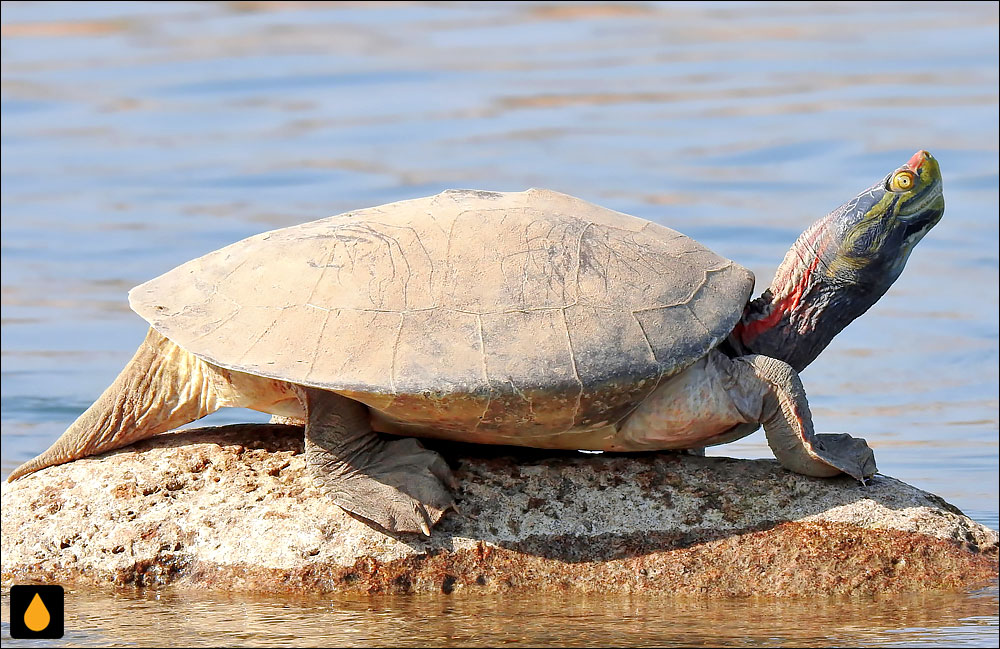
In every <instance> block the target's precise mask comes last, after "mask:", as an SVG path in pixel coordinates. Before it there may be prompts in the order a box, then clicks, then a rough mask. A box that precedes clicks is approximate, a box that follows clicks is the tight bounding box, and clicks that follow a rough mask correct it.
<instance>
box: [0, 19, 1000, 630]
mask: <svg viewBox="0 0 1000 649" xmlns="http://www.w3.org/2000/svg"><path fill="white" fill-rule="evenodd" d="M997 13H998V9H997V5H996V4H995V3H980V4H959V3H939V4H913V3H908V4H871V3H847V4H830V3H823V4H819V5H809V4H804V3H794V4H751V3H733V4H728V3H718V4H716V3H708V4H691V3H679V4H656V3H654V4H628V5H618V4H616V5H601V4H587V5H561V4H560V5H554V4H537V3H502V4H399V5H383V4H371V5H368V4H347V5H327V4H323V3H285V4H272V3H266V2H224V3H211V4H207V3H206V4H202V3H141V4H140V3H110V2H109V3H101V2H88V3H40V4H34V3H4V4H3V42H2V54H3V60H2V105H0V108H2V113H3V123H2V155H3V169H2V188H0V207H2V304H3V315H2V360H3V369H2V376H3V381H2V431H3V447H2V457H0V460H2V469H3V473H4V474H6V473H8V472H9V471H10V470H11V469H13V467H14V466H16V465H17V464H19V463H20V462H22V461H24V460H25V459H28V458H29V457H31V456H33V455H35V454H36V453H37V452H39V451H41V450H43V449H44V448H45V447H47V446H48V444H49V443H50V442H51V441H52V440H53V439H55V437H57V436H58V435H59V434H60V433H61V432H62V430H63V429H64V428H65V426H66V425H67V424H68V423H69V422H70V421H72V420H73V418H74V417H75V416H76V415H77V414H79V413H80V412H81V411H82V410H83V409H84V408H86V407H87V406H88V405H89V404H90V403H91V401H92V400H93V399H94V398H95V397H96V396H97V395H98V394H99V393H100V392H101V391H102V390H103V389H104V387H106V385H107V384H108V383H109V382H110V380H111V379H112V378H113V377H114V376H115V375H116V374H117V372H118V370H119V369H120V368H121V367H122V365H123V364H124V362H125V361H126V360H127V359H128V358H129V356H130V355H131V353H132V352H133V351H134V349H135V347H136V346H137V345H138V344H139V342H140V341H141V340H142V337H143V335H144V332H145V327H144V324H143V322H142V321H141V320H140V319H139V318H138V317H137V316H135V315H134V314H132V312H131V311H129V309H128V306H127V302H126V299H125V293H126V291H127V290H128V288H130V287H131V286H134V285H136V284H138V283H140V282H142V281H145V280H146V279H149V278H151V277H154V276H156V275H158V274H160V273H162V272H164V271H166V270H169V269H170V268H172V267H174V266H176V265H177V264H179V263H181V262H183V261H186V260H188V259H191V258H194V257H196V256H198V255H201V254H203V253H206V252H209V251H211V250H214V249H216V248H219V247H221V246H223V245H225V244H228V243H231V242H233V241H236V240H238V239H240V238H243V237H245V236H248V235H251V234H254V233H257V232H260V231H263V230H267V229H272V228H275V227H281V226H285V225H291V224H294V223H299V222H302V221H306V220H311V219H314V218H319V217H322V216H327V215H330V214H335V213H339V212H342V211H345V210H348V209H353V208H361V207H367V206H371V205H377V204H380V203H385V202H389V201H394V200H401V199H405V198H412V197H417V196H425V195H429V194H433V193H436V192H438V191H441V190H443V189H446V188H452V187H475V188H482V189H493V190H501V191H505V190H521V189H524V188H526V187H531V186H537V187H548V188H551V189H556V190H559V191H563V192H567V193H570V194H574V195H577V196H580V197H583V198H585V199H587V200H590V201H593V202H596V203H599V204H602V205H606V206H608V207H612V208H614V209H618V210H621V211H624V212H628V213H631V214H635V215H638V216H642V217H644V218H648V219H651V220H655V221H659V222H661V223H664V224H667V225H670V226H671V227H673V228H675V229H678V230H680V231H682V232H685V233H687V234H689V235H691V236H693V237H695V238H697V239H699V240H700V241H702V242H703V243H705V244H707V245H708V246H710V247H711V248H713V249H714V250H716V251H718V252H719V253H721V254H724V255H726V256H728V257H730V258H733V259H736V260H738V261H739V262H741V263H742V264H744V265H745V266H747V267H748V268H750V269H751V270H753V271H754V273H755V274H756V275H757V278H758V285H762V284H765V283H766V282H767V281H768V280H769V279H770V277H771V274H772V273H773V271H774V268H775V267H776V265H777V264H778V262H779V261H780V260H781V258H782V256H783V255H784V252H785V250H787V248H788V246H789V245H790V244H791V242H792V241H793V240H794V239H795V237H796V236H797V235H798V233H799V232H801V230H802V229H803V228H804V227H805V226H806V225H808V224H809V223H810V222H811V221H812V220H814V219H816V218H818V217H820V216H822V215H824V214H825V213H826V212H827V211H829V210H830V209H832V208H833V207H835V206H837V205H839V204H840V203H842V202H843V201H844V200H846V199H847V198H850V197H851V196H853V195H854V194H855V193H856V192H857V191H858V190H860V189H862V188H864V187H867V186H868V185H870V184H871V183H872V182H873V181H874V180H875V179H878V178H880V177H882V176H883V175H884V174H885V173H887V172H888V171H890V170H891V169H894V168H895V167H896V166H898V165H899V164H901V163H902V162H903V161H905V160H907V159H908V158H909V156H910V155H911V154H912V153H913V152H914V151H915V150H917V149H919V148H926V149H928V150H930V151H931V152H932V153H934V155H935V156H936V157H937V158H938V159H939V160H940V162H941V165H942V169H943V173H944V176H945V195H946V198H947V202H948V208H947V212H946V214H945V217H944V219H943V220H942V221H941V223H940V224H939V225H938V226H937V227H936V228H935V229H934V230H933V231H932V232H931V234H930V235H928V237H927V238H926V239H925V240H924V241H923V242H921V243H920V245H919V246H918V247H917V249H916V250H915V252H914V253H913V256H912V257H911V259H910V262H909V264H908V266H907V268H906V271H905V272H904V273H903V276H902V277H901V278H900V279H899V281H897V282H896V284H895V285H894V286H893V288H892V289H891V290H890V292H889V293H888V294H887V295H886V296H885V297H884V298H883V299H882V300H881V301H880V302H879V304H878V305H876V306H875V307H874V308H873V309H872V311H871V312H869V313H868V314H866V315H865V316H864V317H862V318H861V319H859V320H858V321H856V322H855V323H854V324H852V325H851V326H850V327H848V328H847V329H846V330H845V331H844V332H843V333H841V334H840V336H838V338H837V339H836V340H835V341H834V343H833V344H832V345H831V346H830V347H829V348H828V349H827V350H826V351H825V352H824V354H823V355H822V356H820V358H819V359H818V360H817V361H816V362H815V363H814V364H813V365H812V366H810V367H809V368H808V369H807V370H806V371H805V372H804V373H803V380H804V382H805V385H806V388H807V390H808V391H809V394H810V400H811V403H812V408H813V413H814V415H815V418H816V421H817V427H818V429H819V430H824V431H850V432H852V433H855V434H858V435H861V436H864V437H866V438H867V439H868V440H869V443H870V444H871V445H872V446H873V447H874V448H875V451H876V455H877V458H878V462H879V467H880V469H881V470H882V471H883V472H884V473H886V474H888V475H893V476H895V477H898V478H900V479H902V480H905V481H907V482H910V483H912V484H915V485H917V486H919V487H921V488H924V489H927V490H929V491H933V492H935V493H938V494H940V495H941V496H943V497H944V498H945V499H947V500H948V501H950V502H952V503H954V504H955V505H957V506H958V507H960V508H961V509H962V510H964V511H965V512H967V513H968V514H969V515H971V516H972V517H973V518H975V519H977V520H979V521H980V522H982V523H984V524H986V525H989V526H991V527H993V528H994V529H996V528H997V526H998V495H997V490H998V487H997V483H998V469H997V466H998V449H997V441H998V382H1000V379H998V367H1000V363H998V331H997V311H998V233H997V201H998V126H997V124H998V108H997V107H998V65H997V59H998V44H997V41H998V37H997V24H998V16H997ZM761 288H762V287H761ZM247 420H257V421H259V420H260V416H259V415H257V414H256V413H249V412H244V411H226V412H221V413H218V414H216V415H213V417H212V418H211V419H210V420H209V421H211V422H214V423H228V422H234V421H247ZM714 453H715V454H727V455H733V456H738V457H767V456H769V455H770V452H769V451H768V449H767V447H766V445H765V443H764V440H763V436H762V434H760V433H757V434H755V435H754V436H751V437H750V438H748V439H746V440H744V441H742V442H739V443H736V444H731V445H728V446H725V447H721V448H719V449H715V450H714ZM935 598H937V599H935ZM67 606H68V610H69V611H71V617H69V618H68V625H67V626H68V628H69V629H71V631H70V633H69V635H68V636H67V640H66V641H67V643H71V644H84V645H86V644H91V645H93V644H126V643H134V644H159V643H162V642H163V641H164V640H165V639H170V640H171V641H172V642H174V643H175V644H176V645H178V646H180V645H185V644H187V643H192V644H194V643H200V644H237V643H239V644H283V643H284V644H291V643H293V642H295V641H296V639H300V640H301V641H302V642H303V643H310V644H322V643H324V642H326V643H333V644H355V645H365V644H369V645H370V644H380V643H391V644H430V645H433V644H459V645H461V644H499V643H521V644H525V645H529V646H530V645H533V644H545V643H556V644H562V643H565V644H630V643H635V644H662V645H670V644H720V645H740V646H743V645H780V644H789V645H793V644H815V645H824V644H852V645H873V646H874V645H907V646H912V645H915V644H921V643H923V644H928V645H930V644H945V645H955V644H962V645H966V646H989V645H993V644H995V643H996V637H997V624H998V623H997V591H996V588H995V587H994V588H992V589H987V590H986V591H982V592H979V593H976V594H958V595H934V596H925V597H916V598H887V599H885V600H878V601H856V600H843V601H831V600H818V601H811V602H808V603H802V602H799V603H787V602H783V603H782V602H755V603H749V602H722V603H708V602H688V603H677V602H671V601H669V600H659V599H648V600H647V599H637V598H631V599H628V598H626V599H621V598H614V599H612V598H587V599H569V600H567V601H552V600H549V599H541V598H537V597H525V598H517V599H514V598H495V597H482V598H478V599H476V598H467V599H462V598H431V599H426V598H379V599H375V600H350V599H340V598H333V599H330V598H328V599H325V600H322V601H306V600H287V601H286V600H275V599H271V600H261V599H253V598H249V597H247V598H242V599H241V598H235V597H230V596H227V595H206V594H203V593H201V594H197V595H183V596H181V595H174V594H149V593H108V592H90V591H88V592H80V593H77V594H76V595H75V596H71V597H70V598H69V602H68V604H67ZM85 609H86V610H85ZM73 611H77V614H76V617H75V618H74V617H72V615H73V613H72V612H73ZM118 611H131V612H134V614H131V615H128V616H124V617H123V616H120V615H119V614H118ZM4 615H5V617H4V624H5V626H4V636H5V637H4V644H5V645H6V644H7V643H8V641H9V638H8V637H7V635H6V634H7V627H6V612H5V613H4ZM126 618H127V619H126ZM208 620H210V621H211V622H210V623H209V622H208ZM720 620H723V621H724V622H720ZM775 620H778V621H780V623H779V624H775ZM418 622H419V624H418ZM176 628H182V629H183V631H181V632H177V633H176V634H175V633H174V632H173V630H174V629H176ZM164 629H171V633H169V634H165V633H164ZM27 644H30V643H25V642H17V641H12V642H11V645H12V646H24V645H27Z"/></svg>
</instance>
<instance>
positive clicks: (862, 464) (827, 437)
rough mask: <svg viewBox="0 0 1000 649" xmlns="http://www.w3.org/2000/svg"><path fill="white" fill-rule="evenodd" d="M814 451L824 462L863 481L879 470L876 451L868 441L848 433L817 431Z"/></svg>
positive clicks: (813, 445)
mask: <svg viewBox="0 0 1000 649" xmlns="http://www.w3.org/2000/svg"><path fill="white" fill-rule="evenodd" d="M812 452H813V454H815V455H816V456H817V457H818V458H819V459H820V460H822V461H823V462H825V463H827V464H829V465H830V466H832V467H834V468H837V469H839V470H840V471H842V472H844V473H846V474H847V475H849V476H851V477H852V478H854V479H855V480H860V481H861V482H864V481H865V480H867V479H868V478H870V477H872V476H873V475H875V473H876V472H877V471H878V467H877V466H875V452H874V451H873V450H872V449H871V448H869V446H868V442H866V441H865V440H863V439H862V438H860V437H852V436H850V435H848V434H847V433H817V434H816V435H815V437H814V440H813V442H812Z"/></svg>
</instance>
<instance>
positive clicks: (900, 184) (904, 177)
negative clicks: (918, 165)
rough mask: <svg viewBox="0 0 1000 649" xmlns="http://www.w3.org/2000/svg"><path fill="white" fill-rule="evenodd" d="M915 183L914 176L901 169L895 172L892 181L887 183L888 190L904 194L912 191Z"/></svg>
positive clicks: (910, 172)
mask: <svg viewBox="0 0 1000 649" xmlns="http://www.w3.org/2000/svg"><path fill="white" fill-rule="evenodd" d="M915 181H916V176H915V175H914V174H913V172H912V171H907V170H906V169H903V170H902V171H897V172H896V173H895V175H893V177H892V180H890V181H889V189H891V190H892V191H894V192H906V191H909V190H911V189H913V184H914V182H915Z"/></svg>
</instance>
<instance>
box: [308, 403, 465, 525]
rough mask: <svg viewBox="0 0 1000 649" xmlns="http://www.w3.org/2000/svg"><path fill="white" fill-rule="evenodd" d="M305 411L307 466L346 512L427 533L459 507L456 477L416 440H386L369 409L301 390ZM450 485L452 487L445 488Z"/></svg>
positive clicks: (443, 463)
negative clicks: (374, 426)
mask: <svg viewBox="0 0 1000 649" xmlns="http://www.w3.org/2000/svg"><path fill="white" fill-rule="evenodd" d="M299 391H300V399H301V400H302V405H303V408H304V409H305V412H306V431H305V452H306V463H307V465H308V467H309V469H310V472H311V473H312V475H313V479H314V480H316V482H317V484H319V485H320V486H321V488H322V489H323V490H324V491H325V492H326V493H328V494H329V495H330V496H331V497H332V498H333V500H334V502H335V503H337V504H338V505H339V506H340V507H341V508H342V509H344V510H345V511H348V512H350V513H352V514H355V515H357V516H360V517H362V518H364V519H367V520H369V521H371V522H372V523H375V524H376V525H379V526H381V527H382V528H384V529H386V530H389V531H391V532H423V533H424V534H426V535H427V536H430V533H431V527H432V526H434V524H435V523H437V522H438V521H439V520H440V519H441V517H442V516H443V515H444V513H445V511H446V510H447V509H448V508H449V507H451V508H454V506H455V503H454V501H453V500H452V497H451V494H450V492H449V490H448V487H453V488H454V487H455V486H456V483H455V478H454V477H453V476H452V474H451V469H450V468H449V467H448V464H447V462H445V461H444V458H442V457H441V456H440V455H438V454H437V453H435V452H433V451H428V450H427V449H425V448H424V447H423V446H421V445H420V442H418V441H417V440H416V439H413V438H401V439H398V440H393V441H386V440H384V439H382V438H381V437H380V436H379V435H378V434H377V433H375V432H374V431H372V429H371V425H370V423H369V414H368V408H367V407H365V406H364V405H363V404H361V403H359V402H357V401H354V400H352V399H348V398H346V397H343V396H340V395H339V394H336V393H333V392H328V391H326V390H318V389H315V388H300V389H299ZM446 485H447V486H446Z"/></svg>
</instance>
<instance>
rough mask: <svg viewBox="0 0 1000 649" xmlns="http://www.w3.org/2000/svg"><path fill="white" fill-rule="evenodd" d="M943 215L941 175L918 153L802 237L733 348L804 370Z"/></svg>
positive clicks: (878, 293)
mask: <svg viewBox="0 0 1000 649" xmlns="http://www.w3.org/2000/svg"><path fill="white" fill-rule="evenodd" d="M942 214H944V195H943V194H942V189H941V169H940V167H939V166H938V163H937V160H935V159H934V158H933V157H932V156H931V154H930V153H928V152H927V151H917V152H916V153H915V154H913V156H912V157H911V158H910V159H909V160H908V161H907V162H906V164H904V165H902V166H901V167H899V168H898V169H896V170H895V171H893V172H892V173H890V174H889V175H888V176H886V177H885V178H884V179H882V180H880V181H879V182H877V183H876V184H874V185H872V186H871V187H869V188H868V189H866V190H865V191H863V192H861V193H860V194H858V195H857V196H855V197H854V198H852V199H851V200H849V201H848V202H846V203H844V204H843V205H841V206H840V207H838V208H837V209H835V210H834V211H833V212H831V213H830V214H828V215H827V216H826V217H824V218H822V219H820V220H819V221H817V222H816V223H814V224H813V225H812V226H810V227H809V229H808V230H806V231H805V232H804V233H802V235H801V236H800V237H799V238H798V240H797V241H796V242H795V245H793V246H792V248H791V250H789V251H788V254H786V255H785V259H784V261H783V262H782V263H781V266H779V267H778V270H777V272H776V273H775V276H774V280H772V282H771V286H770V287H769V288H768V289H767V290H766V291H764V293H763V294H762V295H761V296H760V297H759V298H757V299H756V300H754V301H752V302H751V303H750V304H749V305H747V308H746V310H745V312H744V314H743V318H742V319H741V320H740V322H739V324H738V325H737V326H736V329H735V330H734V331H733V334H732V336H731V337H730V342H731V344H732V345H733V347H735V348H736V349H737V350H739V351H740V352H741V353H754V354H765V355H767V356H771V357H774V358H779V359H781V360H784V361H785V362H787V363H789V364H790V365H791V366H792V367H794V368H795V369H796V370H798V371H801V370H802V369H803V368H804V367H805V366H807V365H808V364H809V363H811V362H812V361H813V359H815V358H816V356H818V355H819V353H820V352H821V351H823V349H824V348H825V347H826V346H827V345H828V344H829V343H830V341H831V340H832V339H833V337H834V336H836V335H837V334H838V333H840V331H841V330H842V329H843V328H844V327H846V326H847V325H848V324H850V323H851V321H853V320H854V319H855V318H857V317H858V316H860V315H861V314H862V313H864V312H865V311H867V310H868V309H869V307H871V306H872V305H873V304H875V302H877V301H878V299H879V298H880V297H882V296H883V295H884V294H885V292H886V291H887V290H889V287H890V286H892V283H893V282H894V281H896V278H897V277H899V274H900V273H901V272H902V271H903V266H905V265H906V260H907V258H909V256H910V252H911V251H912V250H913V247H914V246H915V245H916V244H917V242H918V241H920V239H922V238H923V236H924V235H925V234H927V232H928V230H930V229H931V228H932V227H934V225H935V224H936V223H937V222H938V221H939V220H941V215H942Z"/></svg>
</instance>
